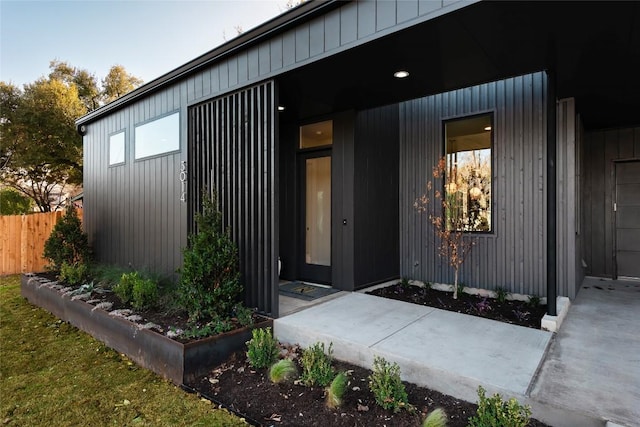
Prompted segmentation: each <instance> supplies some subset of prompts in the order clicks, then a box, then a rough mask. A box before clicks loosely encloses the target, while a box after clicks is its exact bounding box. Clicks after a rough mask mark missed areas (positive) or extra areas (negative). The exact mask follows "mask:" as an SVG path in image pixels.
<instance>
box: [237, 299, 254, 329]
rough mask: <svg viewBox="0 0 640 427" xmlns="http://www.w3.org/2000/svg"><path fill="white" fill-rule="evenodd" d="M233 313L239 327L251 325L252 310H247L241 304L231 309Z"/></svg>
mask: <svg viewBox="0 0 640 427" xmlns="http://www.w3.org/2000/svg"><path fill="white" fill-rule="evenodd" d="M233 312H234V314H235V317H236V319H238V323H240V325H241V326H251V325H253V310H251V309H250V308H247V307H245V306H244V305H242V304H236V305H235V306H234V307H233Z"/></svg>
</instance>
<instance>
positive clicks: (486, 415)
mask: <svg viewBox="0 0 640 427" xmlns="http://www.w3.org/2000/svg"><path fill="white" fill-rule="evenodd" d="M530 418H531V408H530V407H529V406H528V405H525V406H523V405H520V402H518V400H517V399H515V398H511V399H509V400H508V401H507V402H503V401H502V396H500V395H499V394H497V393H496V394H494V395H493V396H491V397H486V396H485V389H484V388H482V386H479V387H478V411H477V413H476V415H475V416H473V417H471V418H470V419H469V426H470V427H525V426H526V425H527V424H529V419H530Z"/></svg>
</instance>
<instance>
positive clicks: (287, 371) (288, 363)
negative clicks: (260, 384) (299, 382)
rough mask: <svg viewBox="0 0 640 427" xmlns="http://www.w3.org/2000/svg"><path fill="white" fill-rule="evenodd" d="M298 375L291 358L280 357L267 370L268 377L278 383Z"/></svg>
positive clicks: (290, 379)
mask: <svg viewBox="0 0 640 427" xmlns="http://www.w3.org/2000/svg"><path fill="white" fill-rule="evenodd" d="M297 377H298V368H297V367H296V364H295V362H294V361H293V360H291V359H282V360H279V361H278V362H276V363H274V364H273V365H272V366H271V369H270V370H269V379H271V381H272V382H274V383H276V384H278V383H281V382H288V381H292V380H294V379H296V378H297Z"/></svg>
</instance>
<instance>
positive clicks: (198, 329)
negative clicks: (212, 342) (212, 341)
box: [182, 317, 233, 339]
mask: <svg viewBox="0 0 640 427" xmlns="http://www.w3.org/2000/svg"><path fill="white" fill-rule="evenodd" d="M232 329H233V324H232V323H231V321H230V320H229V319H227V318H223V317H216V318H214V319H212V320H211V321H210V322H207V323H206V324H204V325H202V326H201V325H193V326H192V327H191V328H189V329H186V330H185V331H184V332H183V334H182V335H183V336H184V337H185V338H187V339H199V338H205V337H210V336H212V335H218V334H222V333H225V332H228V331H230V330H232Z"/></svg>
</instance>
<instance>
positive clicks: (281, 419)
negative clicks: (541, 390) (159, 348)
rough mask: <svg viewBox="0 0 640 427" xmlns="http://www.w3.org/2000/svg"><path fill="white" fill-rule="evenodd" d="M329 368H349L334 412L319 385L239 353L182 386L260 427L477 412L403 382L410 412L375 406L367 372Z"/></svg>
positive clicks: (404, 424)
mask: <svg viewBox="0 0 640 427" xmlns="http://www.w3.org/2000/svg"><path fill="white" fill-rule="evenodd" d="M286 352H287V354H288V355H289V357H291V355H292V354H294V355H296V354H297V355H299V353H300V349H297V348H293V349H291V348H290V349H287V350H286ZM333 366H334V368H335V372H340V371H347V372H349V386H348V390H347V392H346V394H345V398H344V402H343V405H342V406H341V407H340V408H338V409H335V410H333V409H329V408H328V407H327V406H326V404H325V391H324V389H323V388H322V387H306V386H304V385H302V384H295V383H288V384H274V383H272V382H271V381H270V380H269V374H268V371H267V370H266V369H253V368H252V367H251V366H250V364H249V362H248V360H247V357H246V354H245V353H244V352H238V353H236V354H234V355H233V357H232V358H230V359H229V360H228V361H227V362H226V363H224V364H223V365H221V366H219V367H218V368H217V369H215V370H213V371H212V372H211V373H210V374H209V375H207V376H204V377H201V378H199V379H198V380H197V381H195V382H194V383H193V384H188V386H189V388H191V389H193V390H196V391H197V392H198V393H200V394H201V395H202V397H205V398H209V399H210V400H212V401H213V402H216V403H217V404H221V405H222V406H224V407H226V408H228V409H230V410H231V411H233V412H236V413H237V414H240V415H241V416H244V417H246V419H247V421H249V422H250V423H252V424H253V425H260V426H296V427H304V426H336V427H341V426H345V427H346V426H349V427H354V426H363V427H364V426H367V427H374V426H380V427H382V426H387V427H392V426H393V427H410V426H411V427H417V426H421V423H422V421H423V420H424V418H425V417H426V415H427V413H428V412H429V411H432V410H434V409H436V408H442V409H444V411H445V412H446V414H447V417H448V423H447V426H448V427H465V426H467V425H468V423H469V418H470V417H472V416H473V415H475V413H476V410H477V405H476V404H474V403H469V402H466V401H464V400H460V399H456V398H454V397H451V396H448V395H445V394H442V393H439V392H437V391H434V390H430V389H428V388H424V387H418V386H416V385H415V384H412V383H409V382H406V381H405V382H403V384H404V385H405V388H406V391H407V394H408V397H409V403H410V404H411V405H413V406H414V407H415V411H414V412H408V411H406V410H403V411H401V412H399V413H397V414H393V413H392V412H390V411H386V410H384V409H382V407H380V406H379V405H377V404H376V402H375V398H374V396H373V393H371V391H369V388H368V377H369V375H370V374H371V371H370V370H368V369H364V368H362V367H359V366H354V365H351V364H348V363H344V362H340V361H334V364H333ZM299 372H301V369H300V368H299ZM505 399H506V398H505ZM529 426H531V427H548V426H546V424H544V423H541V422H539V421H537V420H531V422H530V423H529Z"/></svg>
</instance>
